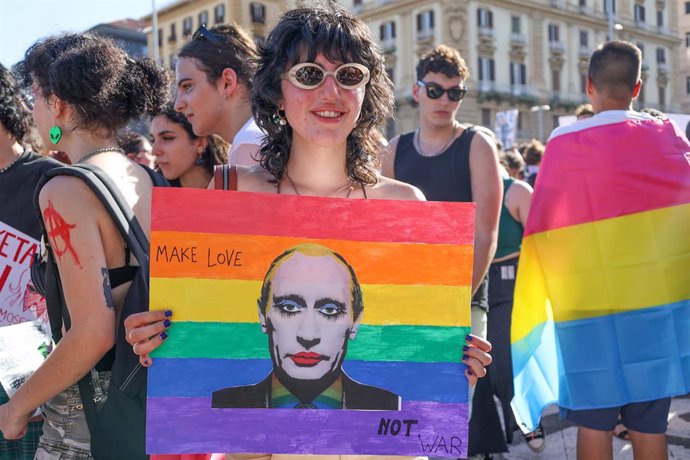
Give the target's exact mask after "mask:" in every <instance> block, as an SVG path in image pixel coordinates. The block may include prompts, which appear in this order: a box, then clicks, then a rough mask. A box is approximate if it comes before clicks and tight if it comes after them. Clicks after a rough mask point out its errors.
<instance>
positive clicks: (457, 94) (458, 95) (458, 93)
mask: <svg viewBox="0 0 690 460" xmlns="http://www.w3.org/2000/svg"><path fill="white" fill-rule="evenodd" d="M417 84H418V85H419V86H423V87H424V88H426V96H427V97H428V98H429V99H439V98H440V97H441V96H443V93H448V99H450V100H451V101H453V102H458V101H460V100H462V98H463V97H465V94H467V88H465V87H460V86H454V87H452V88H448V89H446V88H444V87H443V86H441V85H438V84H436V83H429V82H425V81H421V80H418V81H417Z"/></svg>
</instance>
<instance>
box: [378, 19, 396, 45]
mask: <svg viewBox="0 0 690 460" xmlns="http://www.w3.org/2000/svg"><path fill="white" fill-rule="evenodd" d="M379 39H380V40H381V42H383V43H386V42H392V41H393V40H395V21H388V22H384V23H383V24H381V25H380V26H379Z"/></svg>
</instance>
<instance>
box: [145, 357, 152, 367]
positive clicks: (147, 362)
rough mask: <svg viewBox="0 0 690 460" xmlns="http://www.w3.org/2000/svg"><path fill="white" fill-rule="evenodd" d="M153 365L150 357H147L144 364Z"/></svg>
mask: <svg viewBox="0 0 690 460" xmlns="http://www.w3.org/2000/svg"><path fill="white" fill-rule="evenodd" d="M150 365H151V360H150V359H148V358H147V359H145V360H144V366H150Z"/></svg>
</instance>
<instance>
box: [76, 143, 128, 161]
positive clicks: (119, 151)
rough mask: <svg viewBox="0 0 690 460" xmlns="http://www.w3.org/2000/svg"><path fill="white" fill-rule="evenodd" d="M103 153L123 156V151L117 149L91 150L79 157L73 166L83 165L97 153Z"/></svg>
mask: <svg viewBox="0 0 690 460" xmlns="http://www.w3.org/2000/svg"><path fill="white" fill-rule="evenodd" d="M103 152H117V153H121V154H122V155H124V154H125V151H124V150H122V149H121V148H119V147H103V148H100V149H96V150H91V151H90V152H86V153H85V154H83V155H82V156H81V157H79V159H78V160H77V161H75V162H74V164H77V163H83V162H85V161H86V160H88V159H89V158H91V157H93V156H96V155H98V154H99V153H103Z"/></svg>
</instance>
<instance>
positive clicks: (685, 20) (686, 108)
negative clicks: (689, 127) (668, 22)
mask: <svg viewBox="0 0 690 460" xmlns="http://www.w3.org/2000/svg"><path fill="white" fill-rule="evenodd" d="M676 2H677V7H678V35H679V37H680V46H678V53H677V55H676V58H677V59H678V67H679V70H680V75H679V77H680V86H681V90H680V91H681V95H682V96H681V99H680V100H681V101H682V102H681V109H682V112H683V113H688V114H690V1H687V0H676Z"/></svg>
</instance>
